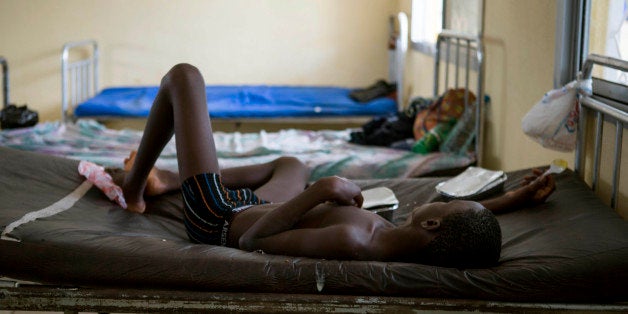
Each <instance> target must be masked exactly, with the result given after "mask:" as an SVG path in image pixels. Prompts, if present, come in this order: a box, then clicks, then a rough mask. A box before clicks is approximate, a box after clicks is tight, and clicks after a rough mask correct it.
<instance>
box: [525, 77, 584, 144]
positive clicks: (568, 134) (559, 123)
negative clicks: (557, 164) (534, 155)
mask: <svg viewBox="0 0 628 314" xmlns="http://www.w3.org/2000/svg"><path fill="white" fill-rule="evenodd" d="M590 93H591V80H590V79H588V80H583V81H572V82H570V83H569V84H567V85H565V86H563V87H562V88H559V89H554V90H551V91H549V92H548V93H546V94H545V95H544V96H543V99H541V101H539V102H538V103H537V104H536V105H534V107H532V109H530V111H529V112H528V113H527V114H526V115H525V116H524V117H523V119H522V120H521V128H522V129H523V133H525V134H526V135H528V136H530V137H531V138H532V139H533V140H535V141H537V142H539V143H540V144H541V145H543V147H546V148H550V149H554V150H558V151H565V152H568V151H572V150H574V149H575V148H576V130H577V129H578V116H579V109H578V101H579V99H580V96H581V95H582V94H590Z"/></svg>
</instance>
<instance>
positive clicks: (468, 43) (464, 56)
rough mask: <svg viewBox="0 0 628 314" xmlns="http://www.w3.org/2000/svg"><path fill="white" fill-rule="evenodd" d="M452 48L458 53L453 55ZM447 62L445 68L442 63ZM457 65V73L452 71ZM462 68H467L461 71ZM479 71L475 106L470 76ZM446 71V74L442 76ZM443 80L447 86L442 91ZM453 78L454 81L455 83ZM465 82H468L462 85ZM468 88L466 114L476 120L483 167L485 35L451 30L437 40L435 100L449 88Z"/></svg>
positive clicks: (479, 160)
mask: <svg viewBox="0 0 628 314" xmlns="http://www.w3.org/2000/svg"><path fill="white" fill-rule="evenodd" d="M452 49H453V50H454V51H453V52H452ZM442 63H444V67H443V69H441V64H442ZM450 64H451V66H453V72H454V73H453V74H452V73H451V70H450ZM461 69H464V70H463V71H461ZM474 70H475V71H476V81H477V82H476V83H477V85H476V88H475V89H473V91H475V96H476V101H475V103H470V102H469V91H471V89H470V88H469V87H470V86H471V82H470V75H471V72H472V71H474ZM441 72H442V73H441ZM441 78H443V84H442V88H441ZM450 79H451V80H453V84H451V82H450ZM461 80H463V82H464V83H462V82H461ZM451 87H453V88H460V87H464V89H465V95H464V104H465V113H464V114H465V115H470V116H472V117H474V121H475V127H474V133H475V154H476V163H477V164H478V165H479V166H481V165H482V157H483V152H482V150H483V148H484V141H483V137H484V133H483V132H484V117H483V115H484V108H483V107H484V104H485V99H484V44H483V42H482V35H470V34H465V33H460V32H455V31H451V30H443V31H442V32H441V33H440V34H439V35H438V38H437V40H436V56H435V58H434V97H438V96H439V95H440V94H441V93H442V92H444V91H445V90H446V89H447V88H451Z"/></svg>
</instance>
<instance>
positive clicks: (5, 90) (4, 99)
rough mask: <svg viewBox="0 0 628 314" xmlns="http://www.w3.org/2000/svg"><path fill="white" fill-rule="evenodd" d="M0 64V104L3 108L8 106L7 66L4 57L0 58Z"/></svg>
mask: <svg viewBox="0 0 628 314" xmlns="http://www.w3.org/2000/svg"><path fill="white" fill-rule="evenodd" d="M0 63H1V64H2V103H3V107H4V108H6V107H7V106H9V64H8V63H7V59H6V58H5V57H2V56H0Z"/></svg>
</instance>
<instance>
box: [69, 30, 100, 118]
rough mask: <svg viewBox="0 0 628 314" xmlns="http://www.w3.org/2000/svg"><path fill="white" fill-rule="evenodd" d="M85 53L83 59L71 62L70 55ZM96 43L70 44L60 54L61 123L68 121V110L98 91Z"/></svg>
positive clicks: (88, 41) (81, 42)
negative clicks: (74, 52) (77, 52)
mask: <svg viewBox="0 0 628 314" xmlns="http://www.w3.org/2000/svg"><path fill="white" fill-rule="evenodd" d="M72 51H80V52H83V53H86V55H85V57H84V58H80V59H79V60H75V61H71V60H70V53H71V52H72ZM98 57H99V52H98V43H96V41H95V40H84V41H77V42H70V43H67V44H65V45H63V50H62V53H61V121H62V122H63V123H66V122H68V121H69V120H70V118H71V117H70V115H71V113H69V110H70V109H73V108H74V107H75V106H76V105H78V104H79V103H80V102H82V101H84V100H86V99H88V98H89V97H92V96H94V95H95V94H96V92H97V91H98V77H99V71H98Z"/></svg>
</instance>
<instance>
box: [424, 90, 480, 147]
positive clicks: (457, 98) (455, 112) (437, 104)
mask: <svg viewBox="0 0 628 314" xmlns="http://www.w3.org/2000/svg"><path fill="white" fill-rule="evenodd" d="M467 97H468V103H469V104H473V103H475V95H474V94H473V93H472V92H470V91H469V92H468V94H467ZM464 99H465V89H464V88H458V89H450V90H448V91H447V92H446V93H445V94H444V95H443V96H442V97H440V98H438V99H437V100H436V101H434V102H433V103H432V104H431V105H430V106H429V108H428V109H425V110H422V111H419V112H418V113H417V115H416V118H415V119H414V127H413V133H414V139H415V140H420V139H421V138H422V137H423V135H425V133H427V132H429V131H430V130H431V129H432V128H434V127H435V126H436V125H437V124H439V123H441V122H448V121H450V120H451V119H458V118H460V116H462V113H463V112H464V108H465V102H464Z"/></svg>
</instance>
